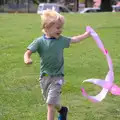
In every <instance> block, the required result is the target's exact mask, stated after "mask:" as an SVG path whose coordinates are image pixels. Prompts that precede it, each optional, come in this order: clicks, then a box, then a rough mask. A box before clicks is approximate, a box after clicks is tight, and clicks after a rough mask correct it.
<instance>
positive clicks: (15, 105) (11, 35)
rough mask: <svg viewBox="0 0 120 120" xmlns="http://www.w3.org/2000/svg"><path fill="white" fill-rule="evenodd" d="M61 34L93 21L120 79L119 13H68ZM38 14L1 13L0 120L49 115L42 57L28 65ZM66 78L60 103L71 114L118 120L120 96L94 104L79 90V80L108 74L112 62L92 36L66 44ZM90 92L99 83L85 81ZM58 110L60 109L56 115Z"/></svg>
mask: <svg viewBox="0 0 120 120" xmlns="http://www.w3.org/2000/svg"><path fill="white" fill-rule="evenodd" d="M64 16H65V18H66V24H65V26H64V32H63V34H64V35H65V36H73V35H78V34H82V33H83V32H84V31H85V27H86V26H87V25H90V26H91V27H93V28H94V29H95V30H96V31H97V33H98V34H99V36H100V38H101V40H102V41H103V43H104V45H105V47H106V48H107V49H108V51H109V53H110V56H111V57H112V60H113V65H114V72H115V83H117V84H118V85H120V14H119V13H98V14H95V13H93V14H90V13H89V14H64ZM40 29H41V26H40V16H39V15H37V14H0V120H46V104H45V103H44V101H43V98H42V95H41V91H40V86H39V80H38V78H39V68H40V67H39V66H40V63H39V57H38V54H33V55H32V59H33V64H32V65H28V66H27V65H25V64H24V62H23V55H24V52H25V51H26V47H27V46H28V45H29V44H30V43H31V42H32V41H33V40H34V39H35V38H37V37H39V36H41V35H42V33H41V30H40ZM64 55H65V80H66V84H65V85H64V86H63V92H62V93H63V94H62V103H63V104H65V105H67V106H68V107H69V109H70V110H69V114H68V120H120V96H113V95H111V94H108V95H107V97H106V98H105V99H104V100H103V101H102V102H100V103H97V104H93V103H91V102H89V101H88V100H87V99H86V98H84V97H83V96H82V95H81V92H80V86H81V83H82V81H83V80H85V79H88V78H101V79H104V77H105V76H106V74H107V72H108V65H107V62H106V59H105V57H104V55H103V54H102V52H101V51H100V50H99V49H98V47H97V46H96V44H95V42H94V41H93V40H92V38H88V39H86V40H84V41H83V42H81V43H78V44H73V45H71V47H70V48H69V49H65V51H64ZM85 89H86V90H87V91H88V93H89V94H90V95H96V94H97V93H98V92H100V90H101V89H100V88H99V87H97V86H96V85H92V84H88V83H86V84H85ZM56 116H57V115H56Z"/></svg>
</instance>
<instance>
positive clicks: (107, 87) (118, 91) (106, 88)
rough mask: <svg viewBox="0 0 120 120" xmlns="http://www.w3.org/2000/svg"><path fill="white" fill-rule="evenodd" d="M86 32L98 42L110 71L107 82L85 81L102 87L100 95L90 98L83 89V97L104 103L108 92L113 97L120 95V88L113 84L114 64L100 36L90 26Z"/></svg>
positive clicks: (97, 80) (100, 80)
mask: <svg viewBox="0 0 120 120" xmlns="http://www.w3.org/2000/svg"><path fill="white" fill-rule="evenodd" d="M86 31H87V32H90V35H91V36H92V38H93V40H94V41H95V42H96V44H97V46H98V47H99V49H100V50H101V51H102V52H103V54H104V55H105V57H106V60H107V63H108V68H109V71H108V73H107V75H106V77H105V80H102V79H87V80H84V81H83V83H84V82H90V83H93V84H96V85H98V86H100V87H102V90H101V92H100V93H99V94H98V95H96V96H89V95H88V94H87V92H86V91H85V89H84V88H83V87H82V88H81V92H82V95H83V96H85V97H86V98H88V99H89V100H90V101H92V102H100V101H102V100H103V99H104V98H105V97H106V95H107V93H108V92H111V93H112V94H113V95H120V88H119V87H118V86H117V85H115V84H114V83H113V82H114V72H113V64H112V59H111V57H110V55H109V53H108V50H107V49H105V48H104V45H103V43H102V41H101V40H100V38H99V36H98V34H97V33H96V32H95V31H94V30H93V29H92V28H91V27H90V26H87V27H86Z"/></svg>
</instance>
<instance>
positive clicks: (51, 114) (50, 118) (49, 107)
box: [47, 104, 55, 120]
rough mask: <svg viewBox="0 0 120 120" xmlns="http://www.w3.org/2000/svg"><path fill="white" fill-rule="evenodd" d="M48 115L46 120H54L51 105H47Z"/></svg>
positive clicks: (52, 106)
mask: <svg viewBox="0 0 120 120" xmlns="http://www.w3.org/2000/svg"><path fill="white" fill-rule="evenodd" d="M47 109H48V113H47V120H54V116H55V107H54V105H52V104H48V108H47Z"/></svg>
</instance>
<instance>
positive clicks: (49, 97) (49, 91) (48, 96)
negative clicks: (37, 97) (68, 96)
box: [40, 76, 64, 105]
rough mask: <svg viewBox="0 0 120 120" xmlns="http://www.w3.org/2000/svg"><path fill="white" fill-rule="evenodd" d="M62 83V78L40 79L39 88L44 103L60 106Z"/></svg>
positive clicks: (48, 77)
mask: <svg viewBox="0 0 120 120" xmlns="http://www.w3.org/2000/svg"><path fill="white" fill-rule="evenodd" d="M63 83H64V78H63V77H50V76H47V77H46V76H44V77H42V78H40V87H41V91H42V94H43V97H44V100H45V101H46V103H48V104H54V105H59V104H60V94H61V87H62V85H63Z"/></svg>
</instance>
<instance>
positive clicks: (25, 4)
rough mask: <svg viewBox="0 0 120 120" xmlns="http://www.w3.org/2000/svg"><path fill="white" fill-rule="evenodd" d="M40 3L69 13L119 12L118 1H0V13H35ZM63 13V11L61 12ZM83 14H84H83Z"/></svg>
mask: <svg viewBox="0 0 120 120" xmlns="http://www.w3.org/2000/svg"><path fill="white" fill-rule="evenodd" d="M41 3H49V4H50V3H56V4H60V5H62V6H65V7H66V8H67V9H69V10H70V11H71V12H80V13H81V11H83V10H85V8H89V10H88V9H87V11H85V12H94V11H95V12H96V9H97V8H99V11H101V12H108V11H109V12H111V11H113V12H118V11H120V0H0V12H1V13H3V12H7V13H13V12H20V13H36V12H37V11H38V6H39V5H40V4H41ZM63 12H64V11H63ZM83 13H84V12H83Z"/></svg>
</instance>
